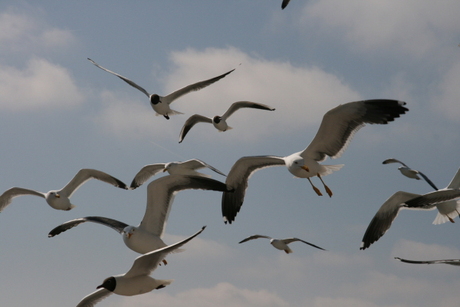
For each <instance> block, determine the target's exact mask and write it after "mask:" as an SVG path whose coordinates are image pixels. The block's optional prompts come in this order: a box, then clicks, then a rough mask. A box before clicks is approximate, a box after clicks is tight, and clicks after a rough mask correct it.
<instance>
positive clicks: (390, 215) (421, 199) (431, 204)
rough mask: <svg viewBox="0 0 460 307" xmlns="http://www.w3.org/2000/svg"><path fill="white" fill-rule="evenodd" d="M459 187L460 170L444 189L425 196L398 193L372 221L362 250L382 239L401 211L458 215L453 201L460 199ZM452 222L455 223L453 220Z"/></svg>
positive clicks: (386, 202) (362, 244) (365, 234)
mask: <svg viewBox="0 0 460 307" xmlns="http://www.w3.org/2000/svg"><path fill="white" fill-rule="evenodd" d="M459 187H460V169H459V170H458V171H457V173H456V174H455V176H454V178H452V180H451V182H450V183H449V185H448V186H447V187H446V188H444V189H441V190H437V191H434V192H430V193H427V194H424V195H420V194H414V193H408V192H403V191H399V192H396V193H395V194H393V195H392V196H391V197H390V198H388V199H387V200H386V201H385V203H383V205H382V206H381V207H380V209H379V210H378V211H377V213H376V214H375V216H374V218H373V219H372V220H371V222H370V224H369V226H368V227H367V229H366V232H365V233H364V236H363V240H362V242H361V247H360V249H362V250H364V249H366V248H368V247H369V246H370V245H371V244H372V243H374V242H376V241H377V240H378V239H380V237H382V236H383V235H384V234H385V232H386V231H387V230H388V229H390V226H391V224H392V223H393V220H394V219H395V218H396V217H397V216H398V214H399V211H400V210H401V209H413V210H433V209H435V208H436V207H438V208H439V207H441V208H442V209H438V210H439V211H440V212H441V210H444V212H446V211H448V210H451V211H455V212H457V214H458V211H457V208H456V206H455V207H453V206H452V204H451V201H454V202H455V199H456V198H459V197H460V190H459ZM444 207H445V208H444ZM452 207H453V208H452ZM449 218H450V217H449ZM450 219H451V218H450ZM451 222H453V220H452V219H451Z"/></svg>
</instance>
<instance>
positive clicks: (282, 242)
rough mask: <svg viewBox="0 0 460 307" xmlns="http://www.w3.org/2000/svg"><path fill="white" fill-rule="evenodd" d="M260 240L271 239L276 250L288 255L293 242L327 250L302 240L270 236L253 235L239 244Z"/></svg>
mask: <svg viewBox="0 0 460 307" xmlns="http://www.w3.org/2000/svg"><path fill="white" fill-rule="evenodd" d="M260 238H264V239H269V240H270V244H271V245H273V247H275V248H276V249H279V250H282V251H285V252H286V254H290V253H292V249H290V248H289V246H288V244H289V243H292V242H303V243H305V244H308V245H310V246H313V247H316V248H319V249H321V250H325V249H324V248H322V247H319V246H317V245H314V244H311V243H309V242H307V241H304V240H301V239H298V238H287V239H274V238H272V237H269V236H262V235H252V236H250V237H247V238H246V239H243V240H241V241H240V242H238V243H244V242H247V241H249V240H254V239H260Z"/></svg>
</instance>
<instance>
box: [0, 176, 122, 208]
mask: <svg viewBox="0 0 460 307" xmlns="http://www.w3.org/2000/svg"><path fill="white" fill-rule="evenodd" d="M90 179H98V180H101V181H104V182H106V183H109V184H111V185H113V186H116V187H118V188H121V189H128V187H127V186H126V184H124V183H123V182H122V181H120V180H118V179H117V178H115V177H112V176H110V175H109V174H107V173H104V172H101V171H98V170H95V169H81V170H80V171H78V173H77V174H76V175H75V177H73V178H72V180H70V182H69V183H67V185H66V186H65V187H63V188H62V189H60V190H51V191H49V192H47V193H42V192H38V191H35V190H30V189H25V188H18V187H14V188H10V189H8V190H6V191H5V192H3V194H2V195H1V196H0V212H1V211H2V210H3V209H5V207H6V206H8V205H9V204H10V203H11V201H12V199H13V198H14V197H17V196H22V195H35V196H40V197H43V198H44V199H45V200H46V202H47V203H48V205H50V206H51V208H54V209H57V210H66V211H68V210H70V209H72V208H74V207H75V206H74V205H73V204H71V203H70V197H71V196H72V194H73V193H74V192H75V191H76V190H77V189H78V188H79V187H80V186H81V185H82V184H84V183H85V182H86V181H88V180H90Z"/></svg>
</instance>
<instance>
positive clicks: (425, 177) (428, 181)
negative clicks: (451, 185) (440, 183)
mask: <svg viewBox="0 0 460 307" xmlns="http://www.w3.org/2000/svg"><path fill="white" fill-rule="evenodd" d="M418 174H419V175H420V176H422V178H423V179H425V181H426V182H427V183H428V184H429V185H430V186H431V187H432V188H433V189H435V190H439V189H438V188H437V187H436V185H435V184H434V183H433V182H432V181H431V180H430V179H429V178H428V177H427V176H425V174H424V173H422V172H421V171H419V172H418Z"/></svg>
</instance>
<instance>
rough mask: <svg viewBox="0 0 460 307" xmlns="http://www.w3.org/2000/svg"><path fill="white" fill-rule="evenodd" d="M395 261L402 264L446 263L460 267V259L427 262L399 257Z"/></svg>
mask: <svg viewBox="0 0 460 307" xmlns="http://www.w3.org/2000/svg"><path fill="white" fill-rule="evenodd" d="M395 259H398V260H399V261H401V262H406V263H416V264H436V263H445V264H450V265H460V259H441V260H425V261H417V260H409V259H403V258H399V257H395Z"/></svg>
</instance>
